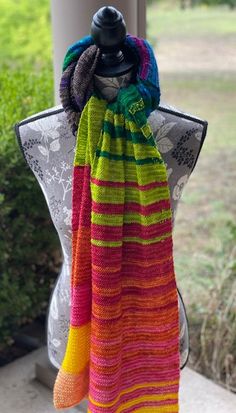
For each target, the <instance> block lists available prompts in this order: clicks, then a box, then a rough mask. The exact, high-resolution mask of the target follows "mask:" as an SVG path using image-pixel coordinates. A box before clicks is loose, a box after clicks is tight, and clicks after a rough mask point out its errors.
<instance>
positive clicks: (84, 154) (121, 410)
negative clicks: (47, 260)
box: [53, 75, 180, 413]
mask: <svg viewBox="0 0 236 413" xmlns="http://www.w3.org/2000/svg"><path fill="white" fill-rule="evenodd" d="M146 77H148V75H146ZM142 91H145V92H146V93H142ZM153 101H154V100H153V98H152V94H151V93H148V90H147V87H146V84H144V83H143V82H142V80H141V79H140V77H137V83H136V84H131V85H130V86H129V87H128V88H124V89H121V90H120V91H119V93H118V96H117V99H116V101H115V102H113V103H108V102H107V101H106V100H105V99H102V98H101V97H99V96H98V95H97V93H96V91H94V92H93V93H92V95H91V97H90V98H89V100H88V101H87V103H86V105H85V107H84V108H83V111H82V114H81V117H80V121H79V127H78V131H77V140H76V152H75V158H74V168H73V190H72V197H73V198H72V234H73V238H72V273H71V314H70V328H69V337H68V343H67V348H66V353H65V357H64V360H63V363H62V365H61V367H60V370H59V372H58V375H57V378H56V381H55V385H54V391H53V402H54V406H55V408H56V409H64V408H69V407H72V406H75V405H77V404H78V403H79V402H80V401H81V400H82V399H84V398H85V397H86V398H88V413H131V412H142V413H152V412H153V413H154V412H155V413H178V412H179V403H178V393H179V379H180V349H179V312H178V294H177V286H176V280H175V272H174V262H173V239H172V221H171V216H172V213H171V207H170V191H169V187H168V181H167V172H166V165H165V163H164V161H163V159H162V156H161V154H160V152H159V151H158V149H157V147H156V144H155V141H154V138H153V134H152V131H151V128H150V126H149V124H148V121H147V113H149V112H150V111H151V110H153Z"/></svg>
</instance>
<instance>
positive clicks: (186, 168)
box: [16, 71, 207, 368]
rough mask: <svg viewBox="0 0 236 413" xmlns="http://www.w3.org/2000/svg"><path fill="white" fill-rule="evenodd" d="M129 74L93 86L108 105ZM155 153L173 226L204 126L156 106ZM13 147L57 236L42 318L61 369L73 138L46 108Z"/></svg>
mask: <svg viewBox="0 0 236 413" xmlns="http://www.w3.org/2000/svg"><path fill="white" fill-rule="evenodd" d="M130 76H131V71H130V72H128V73H125V74H124V75H122V76H118V77H108V78H104V77H100V76H97V75H95V76H94V81H95V86H96V87H97V88H98V89H99V91H100V92H101V93H102V94H103V95H104V97H106V99H107V100H109V101H110V100H113V99H114V98H115V95H116V94H117V91H118V89H119V88H120V87H125V86H126V85H127V84H128V83H129V81H130ZM148 121H149V123H150V126H151V128H152V130H153V133H154V137H155V140H156V144H157V147H158V149H159V151H160V152H161V154H162V156H163V158H164V160H165V163H166V165H167V172H168V182H169V186H170V191H171V208H172V212H173V217H172V221H173V224H174V220H175V216H176V211H177V206H178V203H179V200H180V198H181V193H182V190H183V188H184V186H185V185H186V183H187V181H188V179H189V176H190V175H191V173H192V171H193V169H194V167H195V164H196V161H197V159H198V156H199V153H200V149H201V147H202V144H203V141H204V138H205V135H206V128H207V124H206V122H204V121H202V120H200V119H197V118H195V117H192V116H189V115H186V114H183V113H181V112H179V111H178V110H176V109H175V108H170V107H168V106H166V105H163V104H161V105H160V107H159V109H158V110H155V111H153V112H152V113H151V115H150V116H149V119H148ZM16 133H17V136H18V141H19V144H20V147H21V149H22V152H23V155H24V157H25V159H26V162H27V163H28V165H29V167H30V168H31V170H32V171H33V173H34V174H35V176H36V178H37V180H38V182H39V184H40V186H41V188H42V191H43V193H44V196H45V199H46V202H47V205H48V208H49V212H50V215H51V218H52V221H53V223H54V225H55V228H56V230H57V232H58V235H59V239H60V242H61V246H62V252H63V265H62V269H61V273H60V274H59V276H58V278H57V282H56V284H55V287H54V290H53V292H52V294H51V298H50V303H49V310H48V317H47V344H48V356H49V360H50V362H51V363H52V365H53V366H54V367H55V368H59V366H60V365H61V362H62V359H63V356H64V353H65V348H66V343H67V335H68V331H69V314H70V296H69V292H70V271H71V189H72V167H73V157H74V149H75V140H76V138H75V136H74V135H73V134H72V133H71V131H70V128H69V126H68V124H67V120H66V115H65V113H64V110H63V109H62V108H61V107H57V108H51V109H49V110H47V111H44V112H43V113H39V114H37V115H35V116H33V117H31V118H28V119H26V120H24V121H22V122H20V123H19V124H18V125H17V126H16ZM179 310H180V331H181V334H180V339H181V365H182V368H183V366H184V365H185V364H186V362H187V358H188V355H189V337H188V326H187V318H186V313H185V310H184V304H183V302H182V299H181V296H180V293H179Z"/></svg>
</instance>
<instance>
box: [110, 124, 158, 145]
mask: <svg viewBox="0 0 236 413" xmlns="http://www.w3.org/2000/svg"><path fill="white" fill-rule="evenodd" d="M103 131H104V132H106V133H107V134H108V135H109V136H110V138H111V139H117V138H123V139H124V138H125V139H126V140H127V141H132V142H133V143H142V144H143V145H150V146H156V143H155V142H150V139H149V140H148V139H147V138H145V136H144V135H143V134H142V133H141V132H140V131H139V132H131V131H130V130H128V129H126V128H125V137H124V128H123V127H122V126H118V125H116V126H114V125H113V124H112V123H111V122H109V121H108V120H105V121H104V123H103Z"/></svg>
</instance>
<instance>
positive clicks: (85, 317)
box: [70, 283, 92, 326]
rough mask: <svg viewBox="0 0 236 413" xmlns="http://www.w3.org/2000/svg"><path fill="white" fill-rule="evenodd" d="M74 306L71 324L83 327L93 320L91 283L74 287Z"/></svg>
mask: <svg viewBox="0 0 236 413" xmlns="http://www.w3.org/2000/svg"><path fill="white" fill-rule="evenodd" d="M71 291H72V305H71V313H70V317H71V319H70V323H71V325H72V326H81V325H83V324H87V323H88V322H89V321H90V320H91V303H92V291H91V283H89V284H88V283H84V284H80V285H78V286H76V287H72V289H71Z"/></svg>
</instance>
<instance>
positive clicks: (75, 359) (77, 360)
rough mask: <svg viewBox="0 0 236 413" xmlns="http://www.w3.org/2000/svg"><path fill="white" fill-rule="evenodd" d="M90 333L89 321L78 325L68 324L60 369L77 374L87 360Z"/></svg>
mask: <svg viewBox="0 0 236 413" xmlns="http://www.w3.org/2000/svg"><path fill="white" fill-rule="evenodd" d="M90 333H91V322H89V323H87V324H85V325H83V326H80V327H73V326H71V325H70V329H69V336H68V343H67V347H66V353H65V357H64V359H63V363H62V369H63V370H64V371H65V372H66V373H74V374H78V373H80V372H81V371H82V370H83V369H84V367H85V366H86V364H87V363H88V362H89V357H90Z"/></svg>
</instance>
